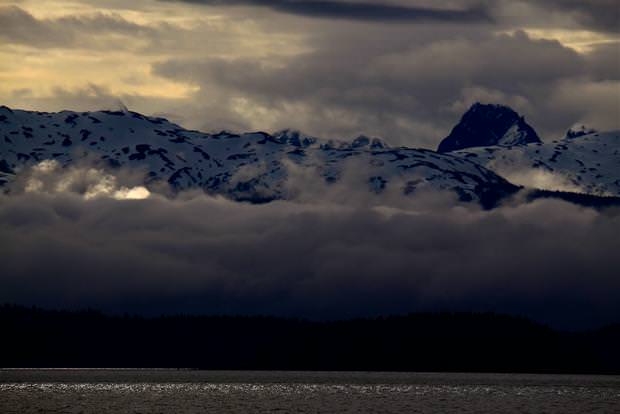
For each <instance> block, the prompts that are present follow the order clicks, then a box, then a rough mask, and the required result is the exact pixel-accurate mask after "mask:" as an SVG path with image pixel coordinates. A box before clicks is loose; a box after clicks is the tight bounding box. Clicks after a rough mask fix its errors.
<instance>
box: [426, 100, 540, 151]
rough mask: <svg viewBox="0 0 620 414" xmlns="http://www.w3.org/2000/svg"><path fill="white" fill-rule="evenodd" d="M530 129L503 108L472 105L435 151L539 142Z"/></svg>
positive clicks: (510, 111) (505, 107)
mask: <svg viewBox="0 0 620 414" xmlns="http://www.w3.org/2000/svg"><path fill="white" fill-rule="evenodd" d="M540 142H541V140H540V138H539V137H538V134H536V131H534V128H532V127H531V126H529V125H528V124H527V123H526V122H525V118H523V117H522V116H520V115H519V114H518V113H516V112H515V111H513V110H512V109H510V108H509V107H507V106H502V105H493V104H481V103H476V104H474V105H473V106H472V107H471V108H470V109H469V110H468V111H467V112H466V113H465V115H463V117H462V118H461V120H460V122H459V123H458V124H457V125H456V126H455V127H454V129H452V132H450V135H448V136H447V137H446V138H445V139H444V140H443V141H441V143H440V144H439V148H438V149H437V151H439V152H442V153H443V152H450V151H457V150H460V149H464V148H472V147H487V146H490V145H500V146H513V145H524V144H530V143H540Z"/></svg>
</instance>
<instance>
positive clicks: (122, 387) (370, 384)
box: [0, 370, 620, 413]
mask: <svg viewBox="0 0 620 414" xmlns="http://www.w3.org/2000/svg"><path fill="white" fill-rule="evenodd" d="M166 378H168V381H166V380H165V379H166ZM115 379H116V380H117V381H116V382H115ZM42 411H43V412H56V413H98V412H112V413H126V412H134V413H139V412H141V413H142V412H174V413H198V412H213V413H247V412H255V413H263V412H273V411H281V412H299V413H302V412H303V413H313V412H370V413H373V412H377V413H378V412H382V413H385V412H388V413H390V412H392V413H401V412H402V413H415V412H444V413H456V412H459V413H468V412H472V413H474V412H476V413H485V412H489V413H490V412H562V413H582V412H600V413H608V412H609V413H612V412H620V378H619V377H588V376H549V375H547V376H533V375H518V374H515V375H506V374H504V375H492V374H396V373H394V374H390V373H293V372H291V373H287V372H263V373H257V372H242V371H240V372H219V373H218V372H202V371H165V370H160V371H156V370H154V371H146V370H141V371H127V370H123V371H109V370H108V371H105V372H104V371H98V370H88V371H79V370H77V371H76V370H72V371H49V370H28V371H20V370H12V371H3V370H0V412H2V413H30V412H42Z"/></svg>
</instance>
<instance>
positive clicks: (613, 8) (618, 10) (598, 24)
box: [528, 0, 620, 33]
mask: <svg viewBox="0 0 620 414" xmlns="http://www.w3.org/2000/svg"><path fill="white" fill-rule="evenodd" d="M528 2H529V3H532V4H535V5H536V6H538V7H541V8H544V9H547V10H550V11H553V12H557V13H564V14H569V15H570V16H571V17H573V18H574V19H575V20H576V21H577V23H579V24H580V25H582V26H584V27H587V28H590V29H593V30H600V31H605V32H611V33H618V32H620V7H618V2H617V1H615V0H585V1H584V0H528Z"/></svg>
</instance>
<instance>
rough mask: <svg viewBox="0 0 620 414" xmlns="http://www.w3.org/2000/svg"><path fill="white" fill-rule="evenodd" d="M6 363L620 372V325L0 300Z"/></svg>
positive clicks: (0, 358)
mask: <svg viewBox="0 0 620 414" xmlns="http://www.w3.org/2000/svg"><path fill="white" fill-rule="evenodd" d="M0 332H1V333H2V334H1V335H0V338H1V339H0V367H144V368H147V367H169V368H180V367H183V368H202V369H258V370H262V369H276V370H382V371H476V372H485V371H492V372H575V373H577V372H579V373H620V356H619V355H618V352H617V350H618V349H620V325H616V326H610V327H607V328H604V329H600V330H596V331H588V332H579V333H568V332H561V331H557V330H553V329H551V328H549V327H546V326H543V325H540V324H537V323H534V322H532V321H530V320H527V319H524V318H519V317H512V316H505V315H496V314H474V313H420V314H411V315H407V316H393V317H381V318H373V319H355V320H347V321H330V322H316V321H307V320H297V319H280V318H272V317H243V316H190V315H178V316H161V317H148V318H147V317H139V316H111V315H105V314H103V313H100V312H97V311H91V310H89V311H50V310H42V309H38V308H26V307H21V306H13V305H4V306H0Z"/></svg>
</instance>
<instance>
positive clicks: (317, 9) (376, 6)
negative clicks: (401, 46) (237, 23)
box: [164, 0, 491, 23]
mask: <svg viewBox="0 0 620 414" xmlns="http://www.w3.org/2000/svg"><path fill="white" fill-rule="evenodd" d="M164 1H177V2H184V3H190V4H200V5H206V6H259V7H267V8H269V9H272V10H275V11H278V12H282V13H290V14H294V15H299V16H305V17H315V18H328V19H346V20H361V21H366V22H382V23H411V22H417V21H420V22H457V23H462V22H489V21H490V20H491V17H490V16H489V14H488V13H487V11H486V9H485V8H484V7H482V6H477V7H473V8H468V9H464V10H458V9H457V10H449V9H439V8H427V7H409V6H405V5H398V4H387V3H375V2H355V1H337V0H230V1H229V0H164Z"/></svg>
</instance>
